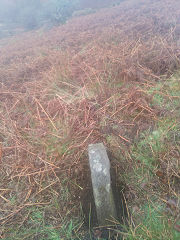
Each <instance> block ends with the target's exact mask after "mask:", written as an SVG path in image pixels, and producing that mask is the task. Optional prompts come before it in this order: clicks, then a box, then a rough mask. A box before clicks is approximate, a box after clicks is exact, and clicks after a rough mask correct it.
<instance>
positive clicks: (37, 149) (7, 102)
mask: <svg viewBox="0 0 180 240" xmlns="http://www.w3.org/2000/svg"><path fill="white" fill-rule="evenodd" d="M179 39H180V5H179V1H178V0H171V1H170V0H156V1H152V0H151V1H150V0H146V1H145V0H141V1H133V0H131V1H125V2H123V3H121V4H120V5H119V6H116V7H114V8H109V9H103V10H99V11H98V12H96V13H94V14H90V15H87V16H84V17H78V18H74V19H72V20H69V21H68V23H67V24H65V25H63V26H59V27H55V28H54V29H52V30H50V31H49V32H44V31H42V30H38V31H34V32H29V33H25V34H22V35H20V36H18V37H14V38H9V39H3V40H2V41H0V167H1V170H0V236H1V238H2V239H6V240H8V239H41V240H42V239H50V240H54V239H85V237H84V236H85V235H86V236H87V228H86V227H85V226H84V224H83V223H84V217H83V211H82V208H83V207H82V205H83V202H84V199H87V198H86V197H85V195H86V194H87V191H90V181H89V170H88V157H87V146H88V144H89V143H97V142H103V143H104V144H105V145H106V147H107V149H108V151H109V154H110V156H111V158H112V165H113V169H114V170H115V171H116V178H117V180H116V182H117V184H120V183H122V184H123V188H124V191H123V195H124V198H125V201H126V205H127V208H128V224H129V225H128V224H126V225H124V226H122V227H121V230H119V228H118V229H117V230H116V234H117V237H116V238H115V239H120V236H121V237H122V238H123V239H138V240H139V239H142V240H144V239H152V240H156V239H163V240H165V239H166V240H170V239H179V230H180V225H179V222H178V220H179V159H180V151H179V150H180V135H179V132H180V131H179V130H180V123H179V122H180V121H179V120H180V107H179V106H180V73H179V69H180V40H179ZM91 215H92V214H91V212H90V213H89V219H91ZM86 220H87V219H86ZM90 224H92V221H90V220H89V225H90ZM102 234H103V233H102V232H101V230H94V235H95V236H96V238H98V237H100V236H102Z"/></svg>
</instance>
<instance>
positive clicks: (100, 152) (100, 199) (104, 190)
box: [88, 143, 117, 226]
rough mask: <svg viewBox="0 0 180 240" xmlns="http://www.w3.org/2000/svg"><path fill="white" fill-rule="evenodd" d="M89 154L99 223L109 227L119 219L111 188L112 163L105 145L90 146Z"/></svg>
mask: <svg viewBox="0 0 180 240" xmlns="http://www.w3.org/2000/svg"><path fill="white" fill-rule="evenodd" d="M88 154H89V165H90V170H91V179H92V186H93V194H94V201H95V205H96V212H97V218H98V223H99V225H100V226H107V225H110V224H112V221H111V220H113V219H114V218H115V219H116V218H117V214H116V208H115V203H114V197H113V193H112V188H111V177H110V161H109V158H108V155H107V152H106V149H105V147H104V145H103V143H98V144H90V145H89V147H88Z"/></svg>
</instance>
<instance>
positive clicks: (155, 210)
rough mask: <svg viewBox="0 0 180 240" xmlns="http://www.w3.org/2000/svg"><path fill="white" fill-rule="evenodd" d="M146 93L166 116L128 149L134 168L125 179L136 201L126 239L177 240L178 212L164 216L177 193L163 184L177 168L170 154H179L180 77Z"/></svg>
mask: <svg viewBox="0 0 180 240" xmlns="http://www.w3.org/2000/svg"><path fill="white" fill-rule="evenodd" d="M148 93H149V94H150V95H153V103H152V106H155V105H156V106H158V107H160V108H161V109H163V110H164V111H165V112H166V113H165V114H163V115H162V116H161V117H160V118H159V119H158V121H157V122H156V125H155V127H154V128H153V130H152V129H149V130H147V131H145V132H144V133H142V134H141V136H140V138H139V139H138V141H137V142H136V143H135V144H134V145H133V146H132V147H131V152H130V155H131V160H133V161H134V166H133V169H132V171H131V172H129V174H127V175H126V176H124V178H125V181H126V182H127V183H128V185H129V186H131V188H132V189H133V191H134V192H135V199H134V201H133V202H132V203H131V207H130V209H131V210H132V211H131V212H132V219H133V222H131V223H130V225H129V228H128V229H126V230H127V234H125V236H126V237H125V239H128V240H136V239H137V240H146V239H147V240H177V239H179V238H180V233H179V232H178V231H176V230H175V229H174V227H173V224H174V222H175V220H176V217H177V215H178V212H174V213H173V214H174V215H172V214H169V213H167V212H166V210H167V206H166V204H165V202H166V200H165V199H166V197H167V198H170V199H171V198H176V199H177V201H179V199H178V195H177V193H176V192H173V191H171V190H172V189H171V187H170V183H169V185H168V184H166V181H167V182H168V181H171V177H172V176H171V175H169V176H168V173H169V172H170V171H171V167H172V166H173V167H174V171H176V174H177V175H178V167H179V166H178V159H177V157H176V156H173V154H172V152H173V150H174V151H179V150H180V138H179V135H178V132H179V120H180V118H179V116H180V115H179V112H178V111H177V109H178V108H179V105H180V98H178V96H180V80H179V74H178V73H176V74H175V75H174V76H173V77H172V78H171V79H168V80H166V82H165V83H164V82H159V83H157V85H155V86H154V87H153V88H150V89H148ZM173 96H175V97H173ZM168 156H169V157H168ZM173 167H172V168H173ZM158 169H161V171H162V172H163V174H164V176H162V178H163V179H161V178H159V177H158V176H157V175H156V172H157V170H158ZM161 180H164V182H161ZM172 184H173V183H172ZM171 186H172V185H171ZM172 188H173V186H172ZM134 206H135V210H134V212H133V208H134ZM170 223H171V224H170Z"/></svg>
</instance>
